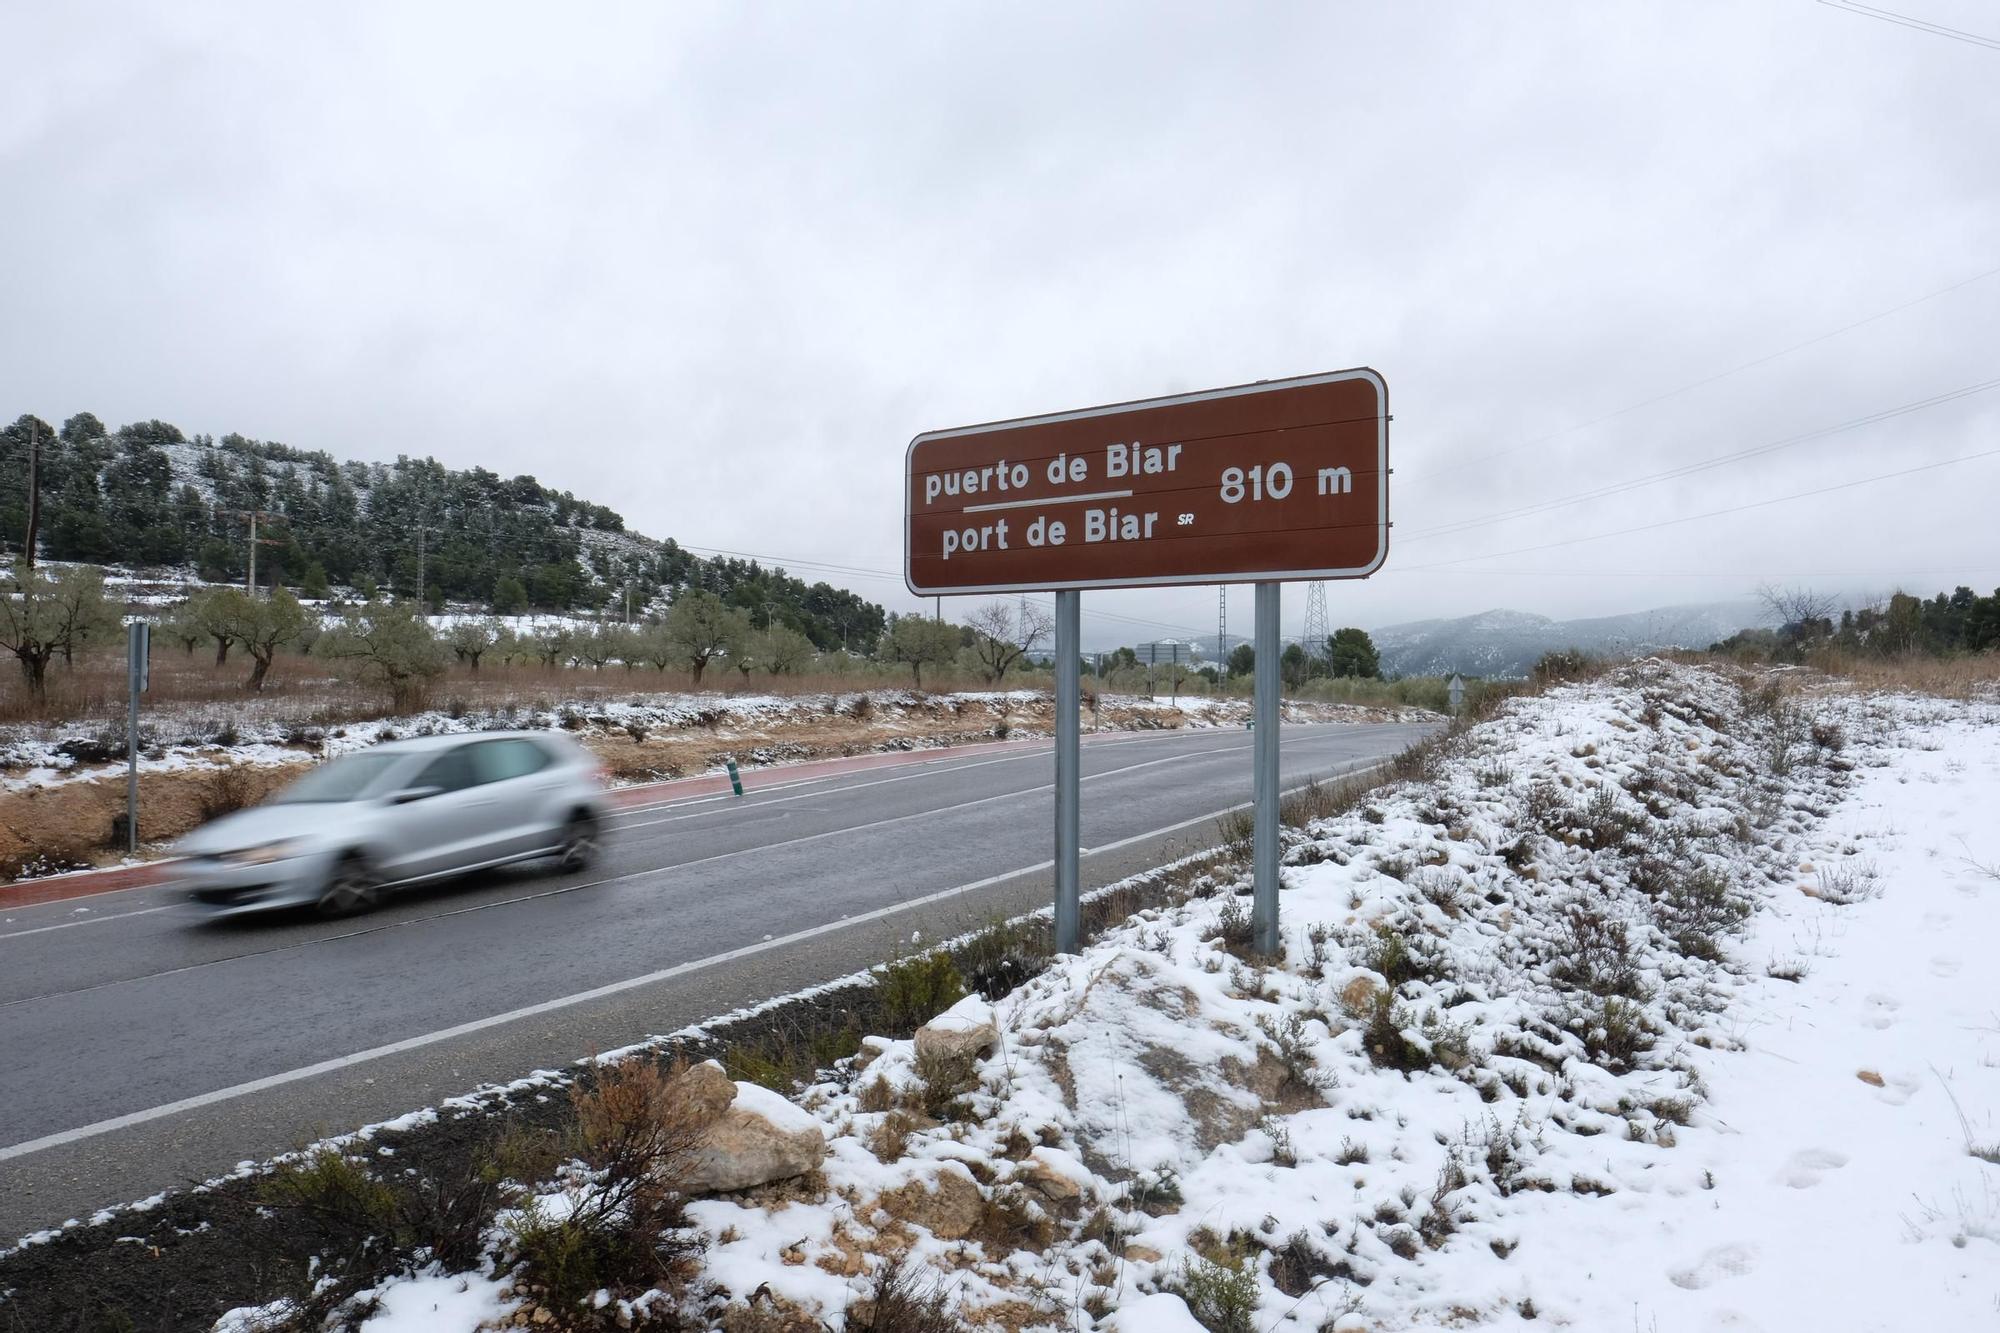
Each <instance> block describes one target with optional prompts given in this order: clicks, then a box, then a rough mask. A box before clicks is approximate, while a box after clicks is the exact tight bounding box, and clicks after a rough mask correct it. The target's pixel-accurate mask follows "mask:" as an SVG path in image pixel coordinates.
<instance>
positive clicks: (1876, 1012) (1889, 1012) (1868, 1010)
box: [1861, 994, 1903, 1028]
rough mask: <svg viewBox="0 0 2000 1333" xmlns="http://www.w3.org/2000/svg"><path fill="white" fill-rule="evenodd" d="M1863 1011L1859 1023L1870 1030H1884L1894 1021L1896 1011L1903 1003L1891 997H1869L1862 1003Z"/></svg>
mask: <svg viewBox="0 0 2000 1333" xmlns="http://www.w3.org/2000/svg"><path fill="white" fill-rule="evenodd" d="M1862 1003H1863V1004H1864V1006H1865V1011H1864V1012H1863V1014H1862V1015H1861V1021H1862V1022H1864V1023H1866V1024H1867V1025H1868V1026H1869V1027H1871V1028H1886V1027H1888V1026H1889V1025H1891V1024H1892V1023H1894V1022H1895V1021H1896V1011H1897V1010H1898V1009H1901V1008H1902V1007H1903V1002H1902V1001H1901V1000H1899V999H1897V998H1896V997H1895V996H1893V995H1879V994H1878V995H1871V996H1869V997H1868V998H1867V999H1866V1000H1864V1001H1863V1002H1862Z"/></svg>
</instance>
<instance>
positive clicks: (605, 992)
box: [0, 755, 1386, 1162]
mask: <svg viewBox="0 0 2000 1333" xmlns="http://www.w3.org/2000/svg"><path fill="white" fill-rule="evenodd" d="M1174 757H1175V758H1181V757H1183V756H1178V755H1177V756H1174ZM1155 762H1165V761H1155ZM1385 766H1386V762H1385V761H1377V762H1376V763H1374V764H1371V765H1369V766H1368V767H1367V768H1360V769H1349V770H1346V771H1345V772H1343V773H1339V774H1335V775H1334V776H1342V777H1346V776H1352V775H1353V774H1355V773H1366V772H1370V771H1372V770H1374V769H1378V768H1383V767H1385ZM1127 771H1129V770H1127ZM1304 785H1306V784H1304V783H1301V784H1299V786H1295V787H1291V788H1287V790H1288V791H1297V790H1299V788H1300V787H1303V786H1304ZM1248 807H1249V802H1247V801H1245V802H1242V803H1241V804H1237V805H1232V806H1230V807H1228V808H1227V809H1224V810H1216V811H1213V812H1211V813H1209V814H1205V815H1197V816H1195V817H1194V818H1193V819H1183V820H1181V821H1180V822H1179V823H1178V824H1169V825H1167V826H1166V827H1165V828H1157V829H1151V830H1149V831H1147V832H1145V833H1135V834H1133V835H1132V836H1131V837H1129V838H1120V839H1119V840H1118V841H1116V842H1108V843H1106V844H1104V845H1103V846H1102V847H1096V848H1092V849H1091V850H1090V851H1089V852H1088V853H1086V854H1085V856H1086V857H1089V856H1102V855H1104V854H1105V853H1106V852H1115V851H1118V850H1120V849H1121V848H1125V847H1130V846H1132V845H1134V844H1136V843H1140V842H1144V841H1146V840H1147V839H1149V838H1162V837H1166V836H1167V835H1168V834H1171V833H1178V832H1180V831H1181V830H1182V829H1188V828H1193V827H1194V826H1195V825H1197V824H1201V823H1205V822H1208V821H1211V820H1216V819H1220V818H1221V817H1222V816H1224V815H1227V814H1233V813H1234V812H1236V811H1238V810H1243V809H1247V808H1248ZM1054 865H1055V862H1054V861H1052V860H1051V861H1037V862H1036V863H1035V864H1033V865H1031V866H1021V867H1019V868H1017V869H1014V870H1007V871H1002V872H1001V873H1000V874H997V875H988V876H987V877H986V878H985V879H979V880H974V881H973V882H972V883H970V884H960V885H958V886H957V887H955V888H950V889H941V890H939V891H938V892H936V893H929V894H925V895H924V896H923V897H921V898H910V899H905V900H904V901H902V902H898V903H890V904H889V905H888V906H886V907H877V908H875V909H873V910H872V911H867V912H862V913H860V914H859V915H856V916H849V917H842V918H841V919H840V920H838V921H829V922H826V923H825V924H824V925H818V926H809V927H807V928H806V929H804V930H796V931H793V932H792V933H791V934H789V935H781V936H779V937H778V938H776V939H770V940H761V941H759V942H758V943H756V944H747V945H745V946H743V947H742V948H740V949H730V950H727V951H725V952H723V953H718V954H710V955H709V956H708V957H706V958H697V959H695V960H694V961H692V962H687V963H677V964H675V965H674V966H673V967H663V968H661V969H660V970H658V971H657V972H648V973H645V974H644V975H643V976H637V977H628V978H626V979H625V980H623V981H613V982H610V983H608V984H606V985H603V986H595V987H592V988H591V989H590V990H586V991H578V992H576V993H575V994H574V995H561V996H557V997H556V998H555V999H553V1000H543V1001H542V1002H541V1003H539V1004H530V1005H524V1006H523V1007H521V1008H519V1009H510V1010H508V1011H507V1012H506V1013H503V1014H491V1015H488V1016H487V1017H485V1018H475V1019H473V1020H472V1021H471V1022H469V1023H460V1024H458V1025H456V1026H454V1027H448V1028H440V1029H438V1030H437V1031H435V1032H426V1033H422V1034H420V1035H418V1036H415V1037H405V1038H403V1039H402V1040H401V1041H392V1042H389V1043H388V1044H386V1045H383V1046H371V1047H369V1048H368V1049H367V1050H365V1051H356V1052H354V1053H353V1054H352V1055H341V1056H336V1057H334V1058H333V1059H331V1060H321V1061H320V1062H319V1063H317V1064H310V1065H304V1066H302V1067H300V1068H298V1069H288V1070H286V1071H285V1072H283V1073H282V1074H271V1075H268V1076H266V1077H264V1078H257V1079H251V1080H250V1081H249V1082H247V1083H237V1084H234V1085H232V1086H230V1087H227V1088H217V1089H215V1090H214V1091H212V1092H204V1093H199V1094H197V1095H195V1096H193V1097H183V1098H181V1099H180V1100H179V1101H175V1102H167V1103H166V1104H165V1105H162V1106H152V1107H148V1108H146V1109H145V1110H143V1111H133V1112H130V1113H128V1114H126V1115H121V1116H113V1117H112V1118H111V1119H109V1120H99V1121H96V1122H94V1123H92V1124H88V1125H79V1126H78V1127H76V1128H75V1129H65V1130H63V1131H61V1132H60V1133H56V1134H45V1135H43V1136H42V1137H41V1138H38V1139H29V1140H28V1141H27V1142H25V1143H16V1144H13V1145H11V1146H9V1147H5V1148H0V1162H5V1161H11V1160H12V1159H14V1158H16V1157H27V1156H30V1155H31V1154H34V1153H38V1152H46V1151H47V1150H48V1149H50V1148H60V1147H63V1146H64V1145H66V1144H71V1143H81V1142H83V1141H84V1140H85V1139H94V1138H97V1137H99V1136H101V1135H104V1134H112V1133H116V1132H117V1131H118V1130H121V1129H130V1128H132V1127H133V1126H135V1125H144V1124H149V1123H151V1122H152V1121H155V1120H163V1119H165V1118H167V1117H168V1116H174V1115H179V1114H181V1113H182V1112H183V1111H197V1110H200V1109H201V1108H202V1107H204V1106H214V1105H216V1104H217V1103H220V1102H227V1101H234V1100H236V1099H237V1098H239V1097H248V1096H252V1095H254V1094H256V1093H259V1092H268V1091H269V1090H271V1089H272V1088H281V1087H284V1086H285V1085H286V1084H289V1083H298V1082H301V1081H303V1080H305V1079H309V1078H316V1077H318V1076H319V1075H321V1074H331V1073H336V1072H338V1071H340V1070H342V1069H352V1068H353V1067H354V1066H356V1065H363V1064H368V1063H370V1062H371V1061H375V1060H382V1059H387V1058H388V1057H389V1056H392V1055H401V1054H403V1053H404V1052H406V1051H416V1050H422V1049H423V1048H424V1047H426V1046H435V1045H437V1044H438V1043H439V1042H444V1041H451V1040H453V1039H454V1038H457V1037H466V1036H470V1035H472V1034H473V1033H475V1032H484V1031H486V1030H487V1029H489V1028H496V1027H504V1026H505V1025H507V1024H509V1023H518V1022H520V1021H521V1020H522V1019H526V1018H535V1017H538V1016H540V1015H542V1014H549V1013H554V1012H556V1011H557V1010H559V1009H569V1008H574V1007H575V1006H577V1005H579V1004H589V1003H590V1002H591V1001H592V1000H602V999H604V998H606V997H608V996H612V995H619V994H623V993H624V992H626V991H629V990H637V989H639V988H640V987H642V986H652V985H656V984H658V983H659V982H662V981H672V980H674V979H676V978H678V977H685V976H690V975H692V974H693V973H696V972H704V971H707V970H708V969H709V968H712V967H720V966H722V965H723V964H724V963H734V962H738V961H740V960H742V959H745V958H754V957H756V956H757V955H758V954H763V953H770V952H772V951H773V950H776V949H784V948H789V947H790V946H792V945H794V944H800V943H803V942H804V941H806V940H810V939H816V938H818V937H819V936H821V935H830V934H832V933H833V932H835V931H837V930H845V929H847V928H848V927H849V926H859V925H864V924H866V923H867V922H870V921H880V920H883V919H884V918H886V917H891V916H895V915H897V914H898V913H900V912H909V911H914V910H916V909H917V908H920V907H929V906H931V905H932V904H934V903H941V902H946V901H948V900H950V899H952V898H958V897H962V896H964V895H965V894H968V893H976V892H978V891H979V890H980V889H986V888H991V887H992V886H993V885H995V884H1004V883H1006V882H1007V881H1008V880H1010V879H1017V878H1019V877H1020V876H1022V875H1033V874H1036V873H1038V872H1040V871H1043V870H1048V869H1050V868H1051V867H1053V866H1054Z"/></svg>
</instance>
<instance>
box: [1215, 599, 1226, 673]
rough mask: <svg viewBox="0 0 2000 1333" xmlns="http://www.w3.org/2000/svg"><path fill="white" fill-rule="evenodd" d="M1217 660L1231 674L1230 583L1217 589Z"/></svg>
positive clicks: (1224, 671) (1224, 670)
mask: <svg viewBox="0 0 2000 1333" xmlns="http://www.w3.org/2000/svg"><path fill="white" fill-rule="evenodd" d="M1215 593H1216V597H1215V661H1216V665H1218V666H1220V667H1221V668H1222V674H1223V675H1225V676H1227V675H1228V674H1229V585H1228V584H1227V583H1225V584H1223V585H1222V586H1221V587H1219V588H1217V589H1216V590H1215Z"/></svg>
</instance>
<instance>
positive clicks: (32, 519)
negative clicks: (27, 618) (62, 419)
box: [21, 413, 42, 574]
mask: <svg viewBox="0 0 2000 1333" xmlns="http://www.w3.org/2000/svg"><path fill="white" fill-rule="evenodd" d="M41 453H42V423H41V420H40V418H38V417H36V416H35V415H34V414H33V413H30V414H29V416H28V541H27V545H26V547H25V548H23V550H22V552H21V565H22V568H24V569H25V570H27V572H28V573H30V574H32V573H34V572H35V529H36V528H38V527H40V526H41V521H42V487H41V481H40V479H39V478H38V477H37V476H36V475H35V471H36V465H37V464H38V463H39V462H40V461H41Z"/></svg>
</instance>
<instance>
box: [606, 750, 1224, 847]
mask: <svg viewBox="0 0 2000 1333" xmlns="http://www.w3.org/2000/svg"><path fill="white" fill-rule="evenodd" d="M1219 730H1220V729H1219V728H1218V731H1219ZM1200 734H1203V733H1198V732H1186V731H1182V732H1168V733H1164V734H1161V735H1157V736H1139V737H1132V738H1129V739H1126V740H1115V741H1100V742H1098V743H1097V744H1095V745H1093V746H1091V747H1090V748H1091V749H1092V750H1116V749H1119V748H1121V747H1123V746H1127V745H1145V744H1147V743H1149V742H1152V741H1161V740H1175V739H1185V738H1187V737H1188V736H1191V735H1200ZM1224 734H1226V733H1224ZM1031 745H1032V748H1028V749H1023V750H1022V751H1021V752H1020V753H1018V754H1006V755H999V756H997V757H995V758H991V759H980V758H963V759H948V758H944V757H940V758H936V759H924V760H919V761H913V766H914V767H916V768H919V769H922V770H924V771H922V772H917V773H902V774H898V775H897V776H895V777H892V778H876V779H874V780H873V781H870V782H855V783H850V784H849V785H847V786H845V787H840V788H837V789H835V790H834V791H832V792H827V793H820V792H808V793H806V794H805V795H804V796H788V797H785V798H784V799H785V800H791V801H797V800H804V799H806V797H808V796H817V795H822V794H825V795H839V794H841V793H842V792H850V791H864V790H866V789H867V788H869V787H881V786H885V785H887V784H889V783H891V782H911V781H914V780H915V779H917V778H928V777H936V776H937V772H936V771H935V770H936V769H937V768H938V766H941V765H942V766H946V771H949V772H952V773H969V772H971V771H972V770H973V769H975V768H987V767H989V766H991V765H993V764H1013V763H1019V762H1020V761H1021V760H1023V759H1033V758H1036V757H1037V756H1039V755H1045V754H1047V753H1049V751H1050V749H1051V746H1050V745H1049V744H1047V743H1045V742H1033V743H1031ZM868 771H869V770H868V769H865V768H864V769H857V770H855V771H854V772H852V773H826V774H822V775H821V776H819V777H816V778H798V779H795V780H793V781H791V782H784V783H779V784H778V785H776V786H772V787H752V788H751V789H750V793H749V795H750V798H751V799H750V800H749V801H748V802H747V804H745V805H744V806H741V807H739V806H738V805H737V804H736V802H737V800H738V798H737V797H735V796H733V795H731V794H730V793H728V792H717V793H714V794H711V795H708V796H683V797H680V798H678V799H676V800H671V801H660V802H658V803H656V804H652V805H634V806H629V807H627V808H626V809H623V810H617V811H614V812H613V813H612V818H614V819H617V818H620V817H622V816H625V815H644V814H651V813H653V812H655V811H658V810H678V809H680V808H682V807H683V806H689V805H714V806H715V807H716V809H714V810H698V811H696V812H695V814H694V815H684V816H682V818H687V819H692V818H694V817H695V816H697V815H708V814H716V813H719V812H720V811H721V810H725V809H738V808H743V809H747V808H749V806H750V805H776V804H778V802H777V801H776V800H758V799H755V798H757V797H762V796H764V795H765V794H766V793H769V792H781V791H792V790H793V789H795V788H798V787H816V786H819V785H821V784H823V783H828V782H838V781H840V780H841V779H842V778H850V777H855V776H858V775H859V774H863V773H867V772H868ZM655 822H659V821H655ZM618 827H620V828H638V827H642V826H641V825H636V824H623V825H619V826H618Z"/></svg>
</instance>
